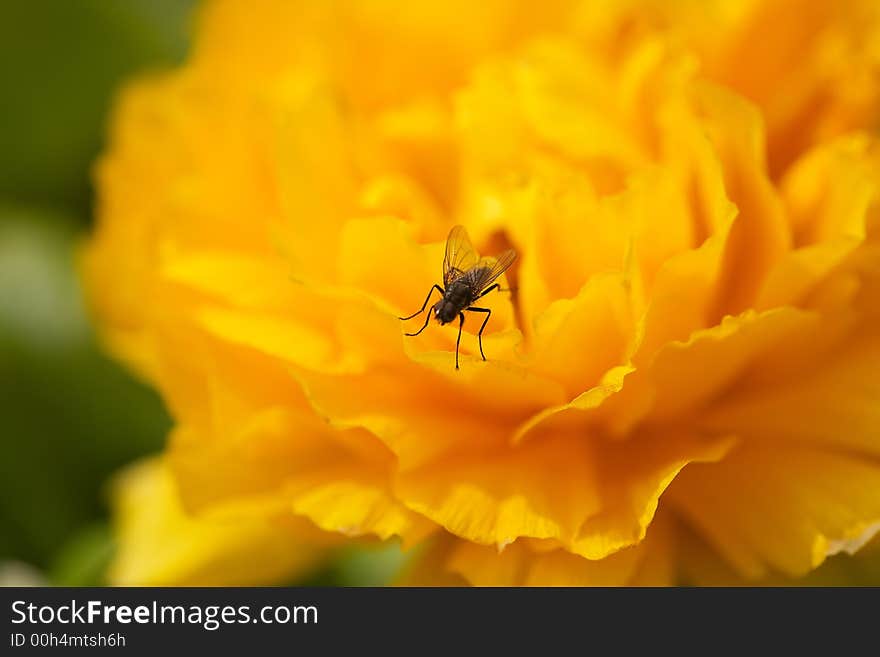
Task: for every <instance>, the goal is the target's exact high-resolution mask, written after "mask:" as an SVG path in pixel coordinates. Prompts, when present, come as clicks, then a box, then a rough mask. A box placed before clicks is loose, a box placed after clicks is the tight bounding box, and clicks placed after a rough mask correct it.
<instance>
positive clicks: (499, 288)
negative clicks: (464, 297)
mask: <svg viewBox="0 0 880 657" xmlns="http://www.w3.org/2000/svg"><path fill="white" fill-rule="evenodd" d="M492 290H498V291H501V285H500V284H499V283H493V284H492V285H490V286H489V287H487V288H486V289H485V290H483V291H482V292H481V293H480V296H478V297H477V299H482V298H483V297H484V296H486V295H487V294H489V292H491V291H492ZM474 301H476V299H474Z"/></svg>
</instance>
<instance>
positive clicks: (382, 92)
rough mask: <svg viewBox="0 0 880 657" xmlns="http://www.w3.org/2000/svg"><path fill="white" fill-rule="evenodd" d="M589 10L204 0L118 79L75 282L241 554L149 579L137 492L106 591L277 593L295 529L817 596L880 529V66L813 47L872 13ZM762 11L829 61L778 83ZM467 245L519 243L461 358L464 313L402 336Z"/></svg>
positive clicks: (190, 487) (444, 577)
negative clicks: (849, 81) (133, 74)
mask: <svg viewBox="0 0 880 657" xmlns="http://www.w3.org/2000/svg"><path fill="white" fill-rule="evenodd" d="M740 4H741V3H740ZM808 4H809V5H810V6H813V5H814V4H815V5H816V6H817V7H818V6H819V5H822V6H824V5H825V3H818V2H817V3H808ZM768 5H769V8H768ZM603 6H607V3H599V4H594V3H584V4H579V3H570V2H544V3H540V4H539V5H538V6H535V5H534V3H527V2H521V3H518V2H509V1H503V2H502V1H500V0H499V1H498V2H489V3H470V2H436V3H421V2H420V3H402V2H390V1H389V2H338V3H324V2H315V3H290V2H285V1H282V0H278V1H277V2H270V1H268V0H266V1H261V2H243V1H235V0H230V1H227V2H215V3H210V4H209V5H208V6H207V7H206V9H205V11H204V13H203V15H202V20H201V22H200V29H199V31H198V40H197V43H196V46H195V50H194V53H193V55H192V57H191V59H190V61H189V62H188V64H187V65H186V66H185V67H183V68H182V69H180V70H178V71H175V72H174V73H171V74H168V75H164V76H159V77H155V78H153V79H148V80H143V81H141V82H139V83H137V84H135V85H133V86H132V87H131V88H129V89H128V90H127V91H126V93H125V94H124V96H123V97H122V99H121V101H120V103H119V106H118V108H117V111H116V115H115V120H114V121H113V123H112V129H111V146H110V148H109V150H108V152H107V153H106V154H105V156H104V157H103V159H102V161H101V163H100V166H99V168H98V173H97V178H98V187H99V191H100V196H99V205H98V226H97V230H96V232H95V235H94V238H93V239H92V241H91V243H90V244H89V245H88V249H87V252H86V254H85V258H84V271H85V275H86V278H87V282H88V287H89V290H90V294H91V298H92V301H93V306H94V308H95V310H96V313H97V315H98V316H99V317H100V320H101V326H102V327H103V330H104V334H105V336H106V341H107V344H108V345H109V346H110V348H111V349H113V350H114V352H115V353H117V354H118V355H119V356H120V357H121V358H123V359H125V360H126V361H127V362H129V363H130V364H131V365H132V366H133V367H135V368H136V369H137V370H138V371H139V372H141V373H142V374H143V375H144V376H145V377H147V378H148V379H149V380H150V381H151V382H153V384H154V385H156V386H157V387H158V389H159V390H160V391H161V393H162V394H163V395H164V398H165V400H166V401H167V404H168V406H169V408H170V409H171V411H172V414H173V416H174V418H175V421H176V428H175V430H174V432H173V435H172V436H171V438H170V441H169V446H168V449H167V452H166V454H165V456H164V463H165V464H166V465H163V466H153V467H154V468H159V469H160V470H161V469H162V468H165V467H167V468H169V470H170V473H171V475H170V476H172V477H173V481H174V482H175V483H176V487H177V491H178V494H179V504H181V505H182V509H183V510H185V512H186V514H189V516H190V518H189V519H188V520H187V521H186V522H187V523H195V525H196V526H197V528H196V529H194V528H193V526H192V525H189V524H188V525H187V530H186V531H189V532H201V531H205V532H209V531H217V532H218V535H219V536H220V537H221V539H220V540H219V544H218V541H214V542H213V543H214V545H213V546H212V547H211V548H210V549H208V547H207V545H206V543H207V542H206V541H198V540H192V541H190V542H189V543H187V545H192V546H195V547H192V548H191V549H188V551H187V553H186V554H187V556H186V559H180V558H178V557H176V556H175V555H177V554H178V552H177V551H175V550H169V553H170V554H171V556H170V557H168V558H164V557H158V558H154V559H153V558H151V559H148V558H147V557H148V556H151V555H155V554H159V553H160V551H159V550H158V549H156V550H150V551H149V553H148V554H146V556H139V555H142V554H144V552H143V546H142V545H141V543H140V541H141V539H139V538H138V536H139V535H142V534H139V533H138V532H139V531H141V532H143V530H142V529H139V528H142V527H143V526H144V523H151V522H152V523H156V522H159V521H158V520H157V518H156V516H155V514H156V513H157V511H156V510H155V509H152V510H149V511H148V509H147V507H148V506H149V504H148V503H146V502H142V503H141V504H140V505H139V504H138V503H136V502H132V501H130V500H132V499H143V497H142V498H137V497H135V498H131V497H128V496H129V493H126V492H123V493H122V494H121V498H120V500H121V502H120V511H121V513H120V518H121V525H120V527H121V545H122V549H121V554H120V557H119V558H118V560H117V563H116V564H115V569H114V576H115V578H116V580H117V581H125V582H131V581H143V582H151V583H152V582H157V583H158V582H162V583H182V582H192V581H194V580H196V581H197V580H198V579H199V578H200V577H201V578H203V579H205V580H206V581H210V582H212V583H213V582H220V581H222V580H223V577H224V574H223V573H224V572H225V571H224V565H223V564H224V563H227V562H229V563H232V564H233V567H232V568H231V569H230V572H232V573H234V574H231V575H229V581H234V582H235V583H243V582H246V581H253V580H255V581H264V580H265V579H266V578H267V577H270V576H274V577H277V578H279V579H281V578H283V576H284V573H289V572H293V571H295V570H296V569H297V568H298V567H299V566H300V565H301V562H303V561H307V558H306V557H307V555H310V554H314V552H315V550H317V549H318V548H319V547H320V546H321V545H322V544H325V543H326V542H327V541H332V540H333V538H332V537H328V538H322V537H320V536H315V535H314V532H310V531H302V532H297V531H291V529H290V528H295V527H301V526H302V525H303V524H307V523H306V522H304V521H308V523H311V524H312V525H314V526H316V527H318V528H320V529H321V530H324V532H326V533H327V534H328V536H329V535H332V536H340V535H341V536H344V537H378V538H379V539H387V538H391V537H395V536H397V537H400V539H401V540H402V542H403V545H404V546H405V547H409V546H420V549H419V550H418V551H417V554H418V557H417V558H416V559H415V560H414V563H413V564H412V568H411V570H410V572H409V573H408V574H407V580H406V581H410V582H430V583H442V582H462V581H464V582H468V583H472V584H496V585H497V584H666V583H675V582H680V581H688V582H695V583H712V582H718V581H730V578H735V579H738V580H742V579H746V580H752V581H756V580H760V579H761V578H764V577H768V576H771V575H773V574H781V575H785V576H794V577H796V576H801V575H803V574H805V573H807V572H809V571H810V570H812V569H814V568H815V567H816V566H818V565H819V564H821V563H822V561H823V560H824V559H825V558H826V556H828V555H830V554H834V553H837V552H841V551H855V550H856V549H858V548H859V547H860V546H861V545H862V544H863V543H865V542H867V541H868V540H869V539H870V537H871V536H872V535H873V534H874V533H875V532H876V531H877V529H880V492H878V491H880V465H878V463H877V456H878V454H880V434H878V429H880V323H878V319H880V303H878V299H880V147H878V143H877V139H876V136H873V135H871V134H869V133H868V132H865V131H864V130H865V129H867V128H868V127H869V125H870V124H869V120H870V119H875V118H876V116H877V114H876V112H874V113H870V112H867V109H868V108H870V109H871V111H872V112H873V111H874V110H875V109H876V99H877V97H878V96H877V93H878V89H880V80H878V77H877V72H878V70H880V67H878V66H877V60H876V58H874V59H872V57H874V55H876V53H871V52H869V50H868V44H867V43H865V44H862V45H863V46H864V47H863V48H856V47H854V46H852V43H851V42H849V41H846V43H847V44H848V45H847V48H846V49H845V50H846V52H845V53H843V52H839V51H835V50H834V49H833V48H832V46H830V45H826V41H825V37H826V36H827V35H829V34H830V35H831V36H828V40H829V41H830V42H833V43H837V44H838V45H839V44H840V43H842V42H843V41H842V40H843V39H844V38H845V37H846V36H847V35H848V34H849V32H848V30H851V29H852V30H858V33H859V34H862V33H863V32H864V33H867V31H869V30H874V31H875V32H876V30H877V27H878V24H880V20H877V16H876V12H875V13H874V14H873V15H871V16H870V18H871V20H873V22H870V21H869V20H867V19H866V18H865V16H867V14H865V15H860V20H859V21H857V22H855V23H854V22H853V21H852V20H851V19H852V17H853V16H855V15H856V10H857V9H859V8H860V7H862V5H861V4H859V3H850V4H846V5H842V6H841V8H840V9H836V10H834V17H835V20H834V21H832V22H829V23H827V25H828V27H827V29H826V28H825V27H823V29H822V30H818V31H817V28H816V25H817V23H816V21H817V20H818V19H816V15H818V14H816V15H814V13H812V12H801V11H793V10H791V9H790V7H791V6H792V5H791V3H788V2H781V1H780V2H775V3H761V7H758V6H757V5H754V6H752V5H749V7H745V6H744V5H742V4H741V6H740V8H739V9H738V10H737V11H732V10H731V9H730V4H729V3H725V2H719V3H717V4H713V5H712V8H713V9H714V11H715V13H713V14H712V18H711V20H713V21H717V22H716V23H711V24H713V25H715V24H717V25H719V26H723V28H724V29H723V30H722V31H721V37H719V38H718V39H717V40H713V39H710V38H708V37H707V33H705V32H703V31H701V30H700V29H699V27H700V23H696V24H695V23H693V22H689V21H688V20H684V17H687V16H690V17H691V21H693V16H703V15H704V12H707V11H709V10H708V9H706V8H703V9H701V10H700V13H697V14H692V13H691V12H693V11H696V10H694V9H693V7H692V4H691V3H688V2H676V3H674V4H671V5H666V6H663V5H661V4H660V3H652V2H647V1H644V2H633V3H629V4H627V5H625V6H624V7H623V8H618V9H616V10H615V11H613V12H609V13H608V14H607V15H606V14H602V13H601V12H598V14H597V7H603ZM865 6H867V5H865ZM775 10H778V12H786V11H788V12H789V14H786V16H790V20H789V21H788V23H786V25H785V29H786V30H791V32H792V34H793V35H794V36H792V39H791V40H786V41H785V43H786V44H788V43H789V41H791V43H796V44H799V45H798V48H799V49H800V51H802V52H806V53H812V54H810V55H809V56H806V57H805V58H803V59H797V60H795V61H790V60H792V59H793V58H789V60H784V58H782V57H781V55H780V56H779V59H777V54H776V51H772V50H768V52H767V54H766V57H768V58H769V62H770V63H772V64H773V65H774V66H773V67H771V68H769V69H767V70H766V78H762V79H760V80H758V79H757V78H753V77H750V76H749V72H750V71H751V70H752V69H751V64H750V63H749V62H747V61H746V62H743V61H742V60H740V59H738V56H737V55H736V54H735V53H737V52H740V51H741V50H742V49H743V48H744V45H743V44H746V43H748V42H749V41H754V40H755V39H756V38H759V37H762V36H763V37H764V38H767V37H768V35H769V34H770V30H772V29H774V28H773V27H772V26H771V25H770V24H768V23H766V20H768V19H767V18H766V17H767V16H771V17H776V16H778V15H780V14H776V13H773V12H774V11H775ZM818 11H819V10H818V9H817V12H818ZM676 12H677V13H676ZM710 13H711V12H710ZM596 15H600V16H603V20H602V21H599V20H593V19H592V18H591V17H595V16H596ZM823 16H824V14H823ZM678 18H681V20H678ZM706 20H707V21H708V20H709V18H706ZM823 20H824V19H823ZM664 21H665V23H664ZM762 21H765V22H762ZM799 21H801V22H799ZM811 21H812V22H811ZM707 24H709V23H707ZM821 24H822V25H823V26H825V25H826V23H825V22H822V23H821ZM634 26H635V27H634ZM749 30H751V32H749ZM709 32H710V34H711V32H712V31H711V30H710V31H709ZM775 34H776V33H774V35H775ZM795 36H797V37H798V39H799V40H796V39H795ZM784 46H785V44H782V45H780V46H779V47H780V48H783V50H784ZM851 46H852V47H851ZM762 47H763V48H765V49H769V48H770V47H769V46H762ZM780 52H782V51H780ZM786 52H787V51H786ZM829 53H830V54H829ZM835 57H839V59H835ZM783 60H784V61H783ZM841 62H844V63H845V62H850V63H852V62H856V63H858V64H859V66H861V67H862V68H861V70H863V71H871V72H872V75H873V77H872V76H867V79H866V82H867V83H869V84H868V88H867V89H865V88H862V89H861V91H860V93H859V94H858V98H853V97H850V96H849V95H848V92H847V91H843V90H840V89H839V88H838V86H837V84H838V83H839V82H840V80H841V78H840V77H836V76H837V74H841V71H843V70H844V67H842V66H837V65H836V64H839V63H841ZM777 64H779V66H776V65H777ZM782 64H785V66H782ZM872 67H873V68H872ZM771 69H772V70H771ZM777 69H778V70H777ZM771 79H772V80H773V82H772V84H771V83H770V82H768V80H771ZM767 85H769V86H767ZM787 85H791V88H789V87H788V86H787ZM767 89H773V90H779V95H776V94H775V93H768V92H767ZM805 89H807V90H806V91H805ZM817 89H821V93H823V94H825V96H827V98H828V102H826V103H822V104H819V105H813V104H811V103H812V101H811V100H809V99H810V98H812V96H811V95H810V94H813V93H818V92H816V90H817ZM801 93H803V94H806V95H804V96H800V95H799V94H801ZM743 94H745V95H743ZM749 99H751V100H749ZM869 101H870V102H869ZM786 103H788V105H786ZM872 103H873V104H872ZM795 105H797V108H795ZM807 107H809V108H811V109H812V110H815V111H814V112H810V113H807V114H804V108H807ZM765 123H766V125H767V126H768V127H769V132H768V133H765V127H764V126H765ZM794 126H800V127H805V129H806V130H805V132H796V133H794V132H792V130H793V127H794ZM792 135H795V136H792ZM768 160H769V162H771V163H772V164H773V167H774V168H773V169H770V168H768V165H767V161H768ZM455 224H462V225H464V226H465V227H466V228H467V230H468V232H469V233H470V235H471V237H472V238H473V240H474V243H475V244H476V246H477V248H478V250H479V251H480V252H481V253H483V254H486V255H493V254H497V253H499V252H500V251H502V250H503V249H504V248H508V247H512V248H514V249H516V251H517V252H518V256H519V257H518V260H517V262H516V263H515V264H514V266H513V268H512V269H511V270H509V272H508V282H509V283H510V284H511V285H512V286H513V287H514V288H515V293H513V294H508V293H498V292H493V293H491V294H489V295H488V296H486V297H484V299H482V300H481V301H480V303H481V304H483V301H485V304H484V305H485V306H486V307H488V308H490V309H491V310H492V315H491V318H490V321H489V323H488V325H487V327H486V331H485V333H484V336H483V337H484V339H483V347H484V350H485V353H486V356H487V361H486V362H483V361H482V359H481V358H480V352H479V349H478V344H477V336H476V332H477V331H478V330H479V326H478V324H479V323H480V322H481V321H482V319H483V317H482V316H470V317H469V318H468V320H467V321H466V323H465V333H464V335H463V337H462V339H461V369H460V370H458V371H457V370H456V369H455V348H456V337H457V334H458V326H457V322H453V323H452V324H450V325H447V326H442V327H440V326H438V325H437V324H436V323H432V324H431V325H430V326H429V327H428V329H426V330H425V331H424V332H423V333H422V334H421V335H419V336H418V337H413V338H410V337H405V336H404V333H405V332H407V331H410V332H414V331H415V330H417V329H418V320H413V323H412V324H411V323H403V322H400V321H399V320H398V319H397V318H398V317H399V316H402V315H409V314H410V313H412V312H413V311H415V310H417V309H418V307H419V305H420V304H421V303H422V301H423V300H424V298H425V295H426V294H427V292H428V290H429V289H430V288H431V286H432V285H433V284H435V283H442V279H441V263H442V261H443V241H444V239H445V237H446V235H447V233H448V231H449V229H450V227H451V226H453V225H455ZM435 299H436V297H435ZM145 467H147V466H145ZM163 472H165V471H164V470H161V471H158V472H157V471H154V472H153V473H152V474H151V475H150V476H152V477H167V476H169V475H168V474H162V473H163ZM145 476H146V475H145ZM137 485H138V483H137V479H135V482H134V483H132V484H130V486H137ZM166 490H167V489H166ZM123 491H125V488H123ZM661 496H662V497H661ZM144 497H146V496H144ZM126 500H129V501H126ZM171 502H172V503H174V504H177V503H178V502H177V500H176V499H175V498H172V500H171ZM172 506H173V504H172ZM141 507H143V508H141ZM182 509H181V508H176V507H175V508H174V509H172V510H171V511H169V512H170V513H172V512H173V513H176V514H178V516H179V515H180V514H182V513H184V511H183V510H182ZM149 514H153V515H152V519H150V518H146V519H145V518H144V517H142V516H148V515H149ZM205 523H207V525H208V526H209V527H208V529H202V528H204V527H205V526H206V524H205ZM217 523H221V524H222V525H223V526H222V528H221V529H216V528H211V526H213V525H216V524H217ZM163 526H165V527H170V528H171V529H172V530H173V528H174V527H175V526H177V525H176V524H175V523H168V522H166V523H165V524H164V525H163ZM237 527H240V529H236V528H237ZM266 527H270V528H271V527H278V532H274V531H267V530H266ZM255 528H256V529H255ZM172 530H169V531H168V532H165V533H167V534H168V541H169V542H171V541H174V540H175V531H176V530H175V531H172ZM181 531H183V530H181ZM165 533H163V535H164V534H165ZM200 545H201V546H205V547H202V548H200V547H199V546H200ZM226 545H228V546H229V549H228V550H224V546H226ZM279 545H283V546H289V548H288V549H289V550H291V551H295V552H296V553H297V554H301V555H305V556H303V558H302V559H300V558H292V557H291V556H290V555H287V554H285V553H286V550H285V549H279ZM139 546H140V547H139ZM202 553H203V554H202ZM200 554H202V557H203V559H202V563H200V562H199V555H200ZM247 555H250V556H251V558H252V559H253V561H254V562H260V568H259V569H255V572H254V573H253V575H252V576H249V574H248V572H247V568H243V567H241V564H242V560H244V562H245V563H246V558H247ZM180 563H183V565H182V566H181V565H179V564H180Z"/></svg>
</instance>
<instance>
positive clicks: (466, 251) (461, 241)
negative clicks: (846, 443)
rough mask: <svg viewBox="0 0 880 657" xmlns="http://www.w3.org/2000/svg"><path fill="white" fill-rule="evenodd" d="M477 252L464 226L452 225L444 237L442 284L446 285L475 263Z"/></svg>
mask: <svg viewBox="0 0 880 657" xmlns="http://www.w3.org/2000/svg"><path fill="white" fill-rule="evenodd" d="M477 261H478V258H477V253H476V251H474V246H473V244H471V240H470V238H469V237H468V234H467V231H466V230H465V229H464V226H454V227H453V228H452V230H450V231H449V237H447V238H446V256H445V257H444V258H443V285H444V286H448V285H449V284H450V283H452V281H454V280H455V279H457V278H460V277H461V276H462V275H464V274H465V273H466V272H468V271H470V270H471V269H473V267H474V265H476V264H477Z"/></svg>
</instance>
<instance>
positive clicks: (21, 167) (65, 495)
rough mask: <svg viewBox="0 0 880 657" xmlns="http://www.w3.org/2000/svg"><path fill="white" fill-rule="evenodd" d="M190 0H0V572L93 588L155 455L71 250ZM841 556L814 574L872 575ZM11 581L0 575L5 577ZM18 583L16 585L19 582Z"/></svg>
mask: <svg viewBox="0 0 880 657" xmlns="http://www.w3.org/2000/svg"><path fill="white" fill-rule="evenodd" d="M193 5H194V3H193V2H192V1H191V0H76V1H73V0H71V1H67V0H0V93H2V103H0V107H2V120H0V432H2V434H0V569H2V572H0V579H2V580H3V581H6V582H7V583H8V582H9V581H10V580H9V579H8V576H9V573H11V572H12V573H19V574H22V573H24V574H26V575H27V579H28V581H32V582H37V583H38V582H46V583H52V584H65V585H97V584H101V583H102V582H103V570H104V567H105V566H106V563H107V561H108V559H109V558H110V556H111V555H112V550H113V540H112V534H111V532H110V529H109V523H108V513H107V499H106V482H107V480H108V477H109V476H110V475H111V474H112V473H113V472H114V471H116V470H117V469H118V468H119V467H121V466H122V465H124V464H126V463H128V462H130V461H132V460H134V459H137V458H138V457H141V456H143V455H145V454H149V453H152V452H155V451H157V450H159V449H160V448H161V446H162V444H163V440H164V437H165V435H166V432H167V429H168V427H169V418H168V417H167V414H166V413H165V411H164V409H163V406H162V403H161V401H160V400H159V398H158V397H157V395H156V394H155V393H154V392H153V391H151V390H149V389H147V388H145V387H144V386H142V385H140V384H138V383H137V382H136V381H134V380H133V379H132V378H131V377H130V376H129V375H128V374H127V373H126V372H125V371H123V370H122V369H121V368H120V367H119V366H118V365H116V364H115V363H113V362H111V361H110V360H108V359H107V358H106V357H105V356H103V355H102V354H101V352H100V350H99V348H98V346H97V344H96V341H95V336H94V333H93V331H92V329H91V327H90V326H89V322H88V318H87V316H86V314H85V311H84V308H83V305H82V301H81V297H80V290H79V287H78V283H77V279H76V276H75V274H74V269H73V250H74V248H75V246H76V245H77V243H78V242H79V241H81V240H82V239H83V237H84V236H85V235H86V234H87V233H88V230H89V227H90V224H91V215H92V196H93V190H92V188H91V181H90V170H91V164H92V162H93V160H94V158H95V156H96V155H97V153H98V152H99V151H100V149H101V147H102V140H103V136H104V132H103V131H104V122H105V119H106V116H107V112H108V108H109V106H110V104H111V103H112V99H113V95H114V93H115V90H116V89H117V88H118V86H119V84H120V83H121V82H122V81H123V80H124V79H125V78H126V77H128V76H130V75H133V74H135V73H137V72H141V71H148V70H152V69H156V68H166V67H169V66H173V65H174V64H175V63H178V62H180V61H181V60H182V59H183V57H184V56H185V53H186V49H187V41H188V35H189V33H190V26H191V23H192V13H193ZM877 561H878V560H874V562H873V563H872V562H868V561H866V560H852V559H848V558H846V557H839V558H835V559H832V560H831V563H830V564H829V565H828V566H827V567H825V568H824V569H823V570H822V572H821V573H819V574H818V575H817V576H816V577H815V578H814V579H813V580H811V581H812V582H815V583H822V584H825V583H842V584H846V583H850V584H852V583H860V584H870V583H873V584H880V563H878V562H877ZM399 563H400V555H399V552H397V550H396V549H395V548H394V547H393V546H392V547H388V548H381V549H378V550H375V549H374V550H370V551H364V550H360V549H351V548H350V549H347V550H345V551H344V552H342V553H340V554H337V555H335V556H334V557H333V558H331V559H329V560H328V562H327V564H326V565H325V566H324V567H323V568H322V569H320V570H319V571H318V572H315V573H313V574H312V575H311V576H310V577H309V578H308V579H307V580H306V581H304V582H301V583H304V584H348V585H360V584H381V583H384V582H387V581H389V579H390V578H391V576H392V574H393V572H394V571H395V569H396V568H397V566H398V565H399ZM3 578H6V579H3ZM17 581H18V580H17Z"/></svg>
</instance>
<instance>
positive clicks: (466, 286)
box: [399, 226, 516, 369]
mask: <svg viewBox="0 0 880 657" xmlns="http://www.w3.org/2000/svg"><path fill="white" fill-rule="evenodd" d="M514 260H516V252H515V251H514V250H512V249H509V250H507V251H505V252H504V253H502V254H500V255H499V256H497V257H484V258H478V257H477V252H476V251H474V247H473V245H472V244H471V241H470V238H468V234H467V231H465V229H464V226H455V227H453V229H452V230H450V231H449V237H447V238H446V255H445V256H444V258H443V285H444V287H440V286H439V285H436V284H435V285H434V286H433V287H432V288H431V290H430V291H429V292H428V296H427V297H425V303H423V304H422V307H421V308H420V309H419V310H418V311H417V312H414V313H413V314H412V315H410V316H408V317H400V318H399V319H401V320H403V321H406V320H408V319H412V318H413V317H415V316H416V315H420V314H421V313H423V312H424V311H425V308H426V307H427V305H428V301H430V300H431V295H432V294H433V293H434V290H437V291H439V292H440V294H441V295H442V298H441V299H440V300H439V301H437V302H436V303H434V305H432V306H431V307H430V309H429V310H428V314H427V316H426V317H425V323H424V324H423V325H422V328H420V329H419V330H418V331H416V332H415V333H407V334H406V335H408V336H410V337H413V336H416V335H418V334H419V333H421V332H422V331H424V330H425V328H426V327H427V326H428V322H429V321H430V320H431V314H432V313H433V314H434V317H435V318H436V319H437V321H438V322H439V323H440V324H441V325H442V324H448V323H450V322H451V321H452V320H454V319H455V318H456V317H458V339H457V340H456V341H455V369H458V346H459V344H460V343H461V329H462V327H463V326H464V311H466V310H468V311H471V312H475V313H485V314H486V319H484V320H483V325H482V326H481V327H480V332H479V333H478V334H477V339H478V341H479V343H480V356H482V357H483V360H486V354H484V353H483V329H485V328H486V324H487V323H488V322H489V317H491V315H492V311H491V310H489V309H488V308H478V307H476V306H473V305H471V304H473V303H474V302H475V301H476V300H477V299H480V298H481V297H484V296H486V295H487V294H489V292H491V291H492V290H500V289H501V286H500V285H499V284H498V283H494V284H493V282H494V281H495V279H496V278H498V277H499V276H501V274H503V273H504V271H505V270H506V269H507V268H508V267H510V265H511V264H513V261H514Z"/></svg>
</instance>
